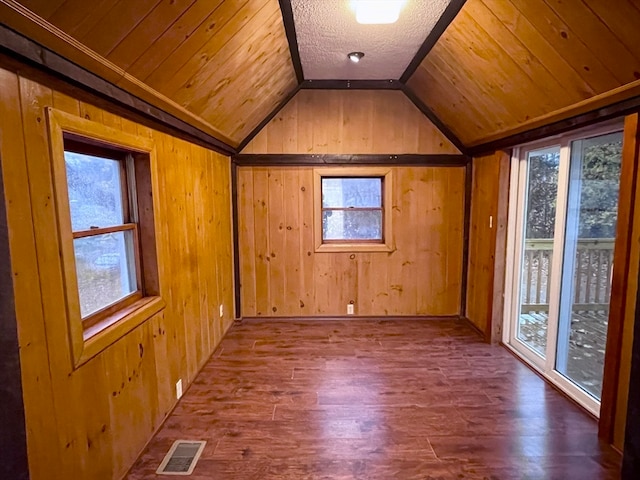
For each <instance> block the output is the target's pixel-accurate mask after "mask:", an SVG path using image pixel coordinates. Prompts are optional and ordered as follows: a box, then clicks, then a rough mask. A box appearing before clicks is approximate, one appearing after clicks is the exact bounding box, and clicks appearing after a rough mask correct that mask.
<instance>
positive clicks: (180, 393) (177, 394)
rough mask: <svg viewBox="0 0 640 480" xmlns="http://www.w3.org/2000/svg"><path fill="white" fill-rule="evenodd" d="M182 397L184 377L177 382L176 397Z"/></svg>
mask: <svg viewBox="0 0 640 480" xmlns="http://www.w3.org/2000/svg"><path fill="white" fill-rule="evenodd" d="M180 397H182V379H180V380H178V381H177V382H176V398H177V399H178V400H179V399H180Z"/></svg>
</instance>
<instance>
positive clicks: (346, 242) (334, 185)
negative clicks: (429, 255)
mask: <svg viewBox="0 0 640 480" xmlns="http://www.w3.org/2000/svg"><path fill="white" fill-rule="evenodd" d="M391 185H392V178H391V169H389V168H374V167H354V168H339V169H334V168H322V169H320V168H319V169H316V170H315V189H316V195H315V212H316V213H315V214H316V222H315V237H316V251H363V252H364V251H372V252H375V251H391V250H392V249H393V247H392V243H391V209H390V208H389V205H390V202H391Z"/></svg>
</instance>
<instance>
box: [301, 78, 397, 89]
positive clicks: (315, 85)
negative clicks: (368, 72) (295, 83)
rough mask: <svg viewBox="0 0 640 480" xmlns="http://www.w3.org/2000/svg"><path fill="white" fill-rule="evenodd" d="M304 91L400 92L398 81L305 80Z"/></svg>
mask: <svg viewBox="0 0 640 480" xmlns="http://www.w3.org/2000/svg"><path fill="white" fill-rule="evenodd" d="M300 87H301V88H303V89H306V90H311V89H318V90H402V84H401V83H400V82H399V81H398V80H305V81H304V82H302V84H301V85H300Z"/></svg>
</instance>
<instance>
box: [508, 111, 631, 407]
mask: <svg viewBox="0 0 640 480" xmlns="http://www.w3.org/2000/svg"><path fill="white" fill-rule="evenodd" d="M622 130H623V125H622V123H621V121H620V120H616V121H615V122H607V123H606V124H603V125H599V126H597V127H596V128H593V127H590V128H586V129H581V130H578V131H575V132H570V133H568V134H564V135H559V136H555V137H551V138H547V139H544V140H541V141H537V142H532V143H529V144H526V145H522V146H520V147H518V148H515V149H514V150H513V155H512V158H511V162H512V164H511V190H510V194H509V217H508V222H509V223H508V231H507V262H506V265H507V271H506V278H505V301H504V328H503V339H502V340H503V343H504V345H505V346H506V347H507V348H508V349H509V350H511V351H512V352H513V353H514V354H515V355H517V356H518V357H519V358H521V359H522V360H523V361H525V362H526V363H527V364H529V365H530V366H531V367H532V368H533V369H534V370H536V371H537V372H538V373H539V374H540V375H542V376H543V377H544V378H545V379H547V380H548V381H549V382H551V383H552V384H553V385H555V386H557V387H558V388H560V389H561V390H562V391H564V392H565V393H566V394H567V395H569V396H570V397H571V398H573V399H574V400H575V401H576V402H577V403H578V404H580V405H581V406H582V407H584V408H585V409H586V410H587V411H588V412H589V413H591V414H592V415H594V416H595V417H598V416H599V414H600V402H599V401H598V400H597V399H595V398H594V397H593V396H591V395H590V394H589V393H587V392H586V391H585V390H583V389H582V388H580V387H579V386H578V385H576V384H575V383H573V382H572V381H571V380H569V379H568V378H567V377H565V376H564V375H562V374H561V373H559V372H558V371H557V370H556V361H557V358H556V357H557V340H558V325H559V321H560V320H559V313H560V300H561V295H562V289H561V281H562V276H563V275H562V273H563V272H562V270H563V267H564V255H565V247H566V245H565V239H566V238H565V237H566V231H565V228H566V220H567V204H568V195H569V193H570V192H569V180H570V167H571V155H572V150H571V145H572V142H574V141H579V140H584V139H587V138H591V137H597V136H601V135H606V134H608V133H614V132H619V131H622ZM558 146H559V148H560V162H559V169H558V189H557V197H556V199H557V204H556V218H555V230H554V241H553V254H552V263H551V272H550V276H549V279H548V281H550V282H551V284H550V288H549V299H548V302H549V313H548V316H547V339H546V340H547V343H546V351H545V356H544V357H543V356H542V355H540V354H539V353H537V352H535V351H534V350H533V349H532V348H531V347H529V346H527V345H526V344H525V343H524V342H523V341H521V340H520V339H518V338H517V331H518V327H517V324H518V321H519V316H520V301H519V299H520V298H521V288H522V285H521V284H522V282H521V272H522V265H523V262H524V233H525V221H526V218H525V216H526V213H527V212H526V206H527V198H526V189H527V183H528V160H527V154H528V153H529V152H531V151H536V150H543V149H546V148H553V147H558ZM571 289H572V288H571Z"/></svg>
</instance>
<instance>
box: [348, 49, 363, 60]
mask: <svg viewBox="0 0 640 480" xmlns="http://www.w3.org/2000/svg"><path fill="white" fill-rule="evenodd" d="M347 57H349V60H351V61H352V62H353V63H358V62H359V61H360V60H361V59H362V57H364V53H362V52H351V53H350V54H348V55H347Z"/></svg>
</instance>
